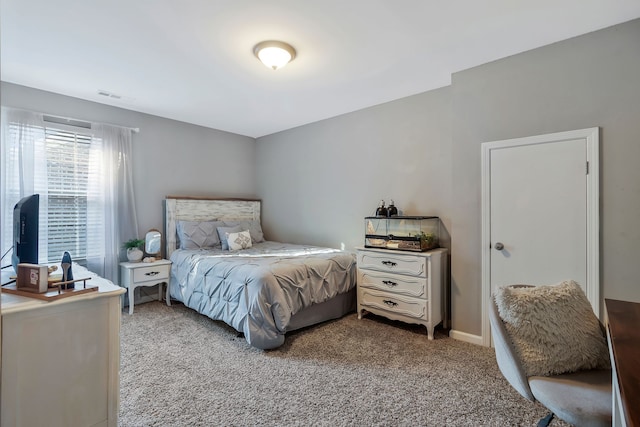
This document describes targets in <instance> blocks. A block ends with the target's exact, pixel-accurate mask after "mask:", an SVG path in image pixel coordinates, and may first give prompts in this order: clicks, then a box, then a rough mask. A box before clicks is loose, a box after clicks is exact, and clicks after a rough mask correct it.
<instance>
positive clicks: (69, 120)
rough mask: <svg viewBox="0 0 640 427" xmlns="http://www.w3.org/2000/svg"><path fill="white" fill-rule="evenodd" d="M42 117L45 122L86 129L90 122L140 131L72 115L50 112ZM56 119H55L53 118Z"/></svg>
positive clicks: (135, 131) (89, 127)
mask: <svg viewBox="0 0 640 427" xmlns="http://www.w3.org/2000/svg"><path fill="white" fill-rule="evenodd" d="M42 118H43V120H44V121H47V122H52V123H59V124H67V125H70V126H76V127H83V128H87V129H91V125H92V124H104V125H109V126H117V127H120V128H123V129H129V130H130V131H131V132H134V133H139V132H140V128H132V127H128V126H121V125H114V124H111V123H93V122H87V121H85V120H79V119H74V118H72V117H62V116H55V115H52V114H44V113H42ZM51 119H54V120H51ZM55 119H57V120H55Z"/></svg>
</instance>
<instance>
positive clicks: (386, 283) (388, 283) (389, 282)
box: [382, 280, 398, 288]
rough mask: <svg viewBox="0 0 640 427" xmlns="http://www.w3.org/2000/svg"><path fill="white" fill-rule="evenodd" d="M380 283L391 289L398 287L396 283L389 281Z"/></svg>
mask: <svg viewBox="0 0 640 427" xmlns="http://www.w3.org/2000/svg"><path fill="white" fill-rule="evenodd" d="M382 283H384V284H385V285H387V286H390V287H392V288H393V287H394V286H398V284H397V283H396V282H392V281H391V280H383V281H382Z"/></svg>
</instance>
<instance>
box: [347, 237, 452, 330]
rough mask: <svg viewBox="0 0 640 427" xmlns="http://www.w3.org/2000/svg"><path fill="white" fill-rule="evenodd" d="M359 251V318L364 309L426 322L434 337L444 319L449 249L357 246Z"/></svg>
mask: <svg viewBox="0 0 640 427" xmlns="http://www.w3.org/2000/svg"><path fill="white" fill-rule="evenodd" d="M356 249H357V251H358V284H357V286H358V294H357V295H358V319H361V318H362V313H363V311H365V310H366V311H369V312H371V313H374V314H377V315H380V316H384V317H387V318H388V319H392V320H400V321H403V322H407V323H416V324H419V325H424V326H425V327H426V328H427V334H428V338H429V339H430V340H432V339H433V331H434V329H435V327H436V326H437V325H438V324H439V323H440V322H442V311H443V310H442V290H443V284H444V271H445V270H446V269H445V263H446V258H447V257H446V254H447V250H446V249H441V248H438V249H432V250H430V251H425V252H408V251H400V250H391V249H374V248H364V247H358V248H356Z"/></svg>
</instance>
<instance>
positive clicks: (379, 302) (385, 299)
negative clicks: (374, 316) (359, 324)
mask: <svg viewBox="0 0 640 427" xmlns="http://www.w3.org/2000/svg"><path fill="white" fill-rule="evenodd" d="M358 294H359V295H358V296H359V299H358V303H359V305H361V306H362V307H364V308H365V309H371V310H372V311H375V310H383V311H387V312H391V313H397V314H401V315H403V316H408V317H413V318H416V319H427V300H424V299H418V298H411V297H406V296H401V295H396V294H389V293H384V292H378V291H374V290H370V289H366V288H359V289H358Z"/></svg>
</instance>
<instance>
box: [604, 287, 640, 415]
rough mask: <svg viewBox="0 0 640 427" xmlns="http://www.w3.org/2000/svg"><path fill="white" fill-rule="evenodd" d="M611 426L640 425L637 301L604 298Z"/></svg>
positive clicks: (639, 361) (639, 344) (639, 331)
mask: <svg viewBox="0 0 640 427" xmlns="http://www.w3.org/2000/svg"><path fill="white" fill-rule="evenodd" d="M604 304H605V309H606V315H607V341H608V343H609V353H610V355H611V368H612V375H613V378H612V392H613V393H612V394H613V407H612V411H613V420H612V421H613V423H612V424H613V425H614V426H625V427H632V426H634V427H635V426H640V303H634V302H627V301H618V300H612V299H605V301H604Z"/></svg>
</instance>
